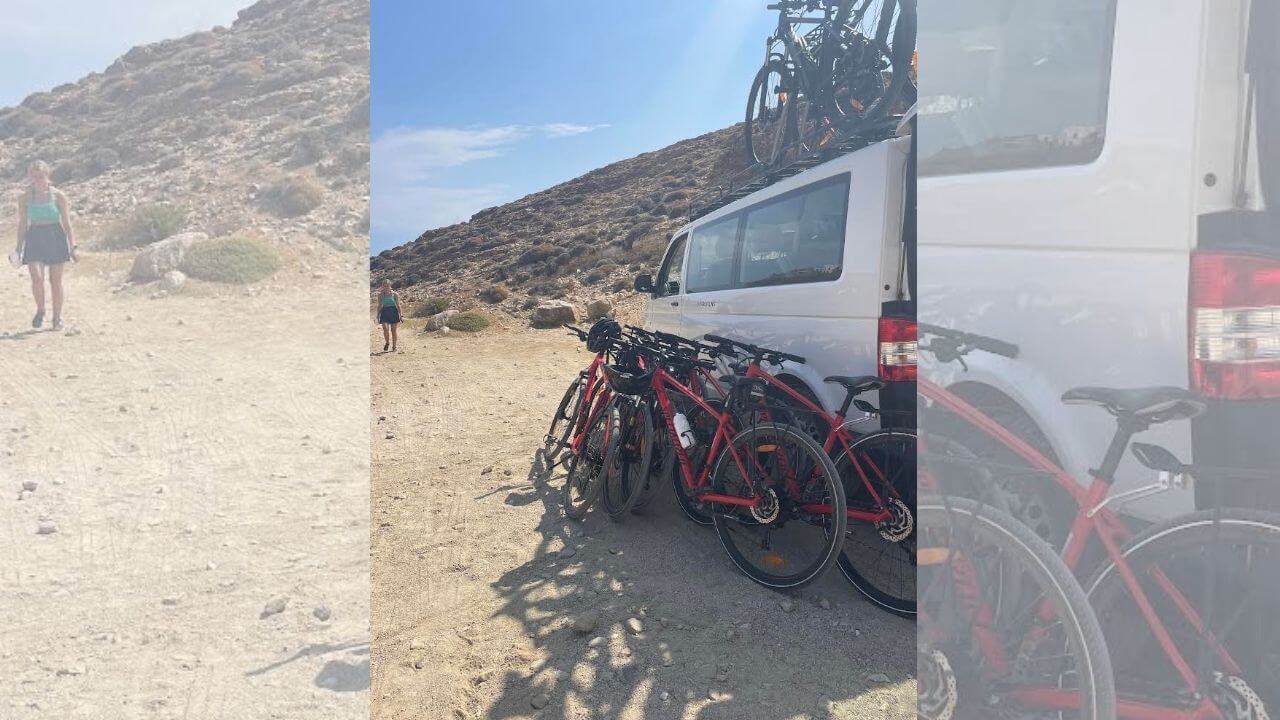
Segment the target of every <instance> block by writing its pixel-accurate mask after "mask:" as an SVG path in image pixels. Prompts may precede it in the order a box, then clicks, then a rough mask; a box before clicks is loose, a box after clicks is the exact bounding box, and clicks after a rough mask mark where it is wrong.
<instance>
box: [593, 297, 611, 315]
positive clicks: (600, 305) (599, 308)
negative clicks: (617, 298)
mask: <svg viewBox="0 0 1280 720" xmlns="http://www.w3.org/2000/svg"><path fill="white" fill-rule="evenodd" d="M612 313H613V303H611V302H609V301H608V300H605V299H604V298H600V299H599V300H593V301H592V302H591V304H589V305H587V319H588V320H599V319H600V318H602V317H609V315H610V314H612Z"/></svg>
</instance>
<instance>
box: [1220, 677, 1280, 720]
mask: <svg viewBox="0 0 1280 720" xmlns="http://www.w3.org/2000/svg"><path fill="white" fill-rule="evenodd" d="M1210 694H1211V697H1212V698H1213V702H1214V704H1215V705H1217V706H1218V709H1220V710H1222V712H1223V714H1224V717H1226V718H1227V720H1270V717H1271V716H1270V715H1268V714H1267V709H1266V706H1265V704H1264V703H1263V702H1262V698H1261V697H1259V696H1258V693H1257V692H1255V691H1254V689H1253V688H1251V687H1249V683H1248V682H1246V681H1245V679H1244V678H1242V677H1237V676H1235V675H1226V674H1224V673H1220V672H1215V673H1214V674H1213V687H1212V689H1211V690H1210Z"/></svg>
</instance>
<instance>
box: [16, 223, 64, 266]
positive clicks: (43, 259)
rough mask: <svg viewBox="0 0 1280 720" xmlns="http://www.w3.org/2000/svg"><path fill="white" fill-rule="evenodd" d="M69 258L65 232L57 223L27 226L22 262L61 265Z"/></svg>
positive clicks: (24, 263) (25, 263)
mask: <svg viewBox="0 0 1280 720" xmlns="http://www.w3.org/2000/svg"><path fill="white" fill-rule="evenodd" d="M70 259H71V248H69V247H67V234H66V233H65V232H63V230H62V225H60V224H58V223H42V224H40V225H32V226H31V227H29V228H27V236H26V242H25V243H24V244H23V246H22V264H23V265H29V264H31V263H40V264H42V265H61V264H62V263H64V262H67V261H68V260H70Z"/></svg>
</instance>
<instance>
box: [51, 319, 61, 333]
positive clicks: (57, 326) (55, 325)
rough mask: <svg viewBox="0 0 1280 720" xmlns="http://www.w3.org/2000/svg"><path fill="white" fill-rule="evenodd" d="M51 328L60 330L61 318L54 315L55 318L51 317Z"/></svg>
mask: <svg viewBox="0 0 1280 720" xmlns="http://www.w3.org/2000/svg"><path fill="white" fill-rule="evenodd" d="M53 329H54V330H61V329H62V318H60V317H55V318H54V319H53Z"/></svg>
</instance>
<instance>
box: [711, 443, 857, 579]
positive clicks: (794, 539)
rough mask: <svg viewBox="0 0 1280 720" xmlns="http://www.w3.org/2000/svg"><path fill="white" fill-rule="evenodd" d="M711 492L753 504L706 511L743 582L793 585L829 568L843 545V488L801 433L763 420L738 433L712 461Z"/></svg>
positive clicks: (819, 449)
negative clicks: (745, 576)
mask: <svg viewBox="0 0 1280 720" xmlns="http://www.w3.org/2000/svg"><path fill="white" fill-rule="evenodd" d="M735 457H736V458H738V459H739V460H741V462H742V464H743V467H740V466H739V463H738V461H737V460H735ZM744 469H745V477H744V472H743V470H744ZM711 487H712V489H713V490H714V492H716V493H717V494H721V495H731V496H735V497H740V498H744V499H751V500H758V501H759V503H760V504H759V505H758V506H755V507H751V508H746V507H740V506H736V505H725V504H716V505H714V511H713V512H712V514H711V518H712V520H713V522H714V523H715V527H716V534H718V535H719V536H720V542H721V543H722V544H723V545H724V548H725V550H726V551H727V552H728V553H729V557H730V558H731V559H732V560H733V562H734V564H735V565H737V566H738V569H739V570H741V571H742V572H743V573H745V574H746V575H747V577H749V578H751V579H752V580H754V581H756V582H758V583H760V584H761V585H764V586H765V587H769V588H773V589H775V590H783V589H789V588H797V587H801V586H803V585H806V584H808V583H810V582H813V581H814V580H816V579H818V578H819V577H821V576H822V574H823V573H824V572H826V571H827V570H828V569H829V568H830V567H831V565H832V564H833V563H835V561H836V556H837V555H838V554H839V552H840V548H841V546H843V544H844V530H845V526H846V518H845V502H844V488H843V487H842V486H841V484H840V478H839V476H838V475H837V474H836V469H835V465H834V464H833V463H832V462H831V458H830V457H828V456H827V454H826V453H825V452H823V450H822V447H821V446H820V445H818V443H816V442H814V441H813V438H811V437H809V436H808V434H806V433H805V432H804V431H803V430H801V429H799V428H794V427H791V426H788V425H782V424H777V423H771V424H767V425H758V426H756V427H751V428H747V429H746V430H743V431H742V432H740V433H738V436H737V437H735V438H734V439H733V440H732V441H731V442H730V444H729V447H727V448H725V449H724V451H722V452H721V453H720V456H719V457H718V458H717V459H716V464H715V470H714V472H713V473H712V476H711Z"/></svg>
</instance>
